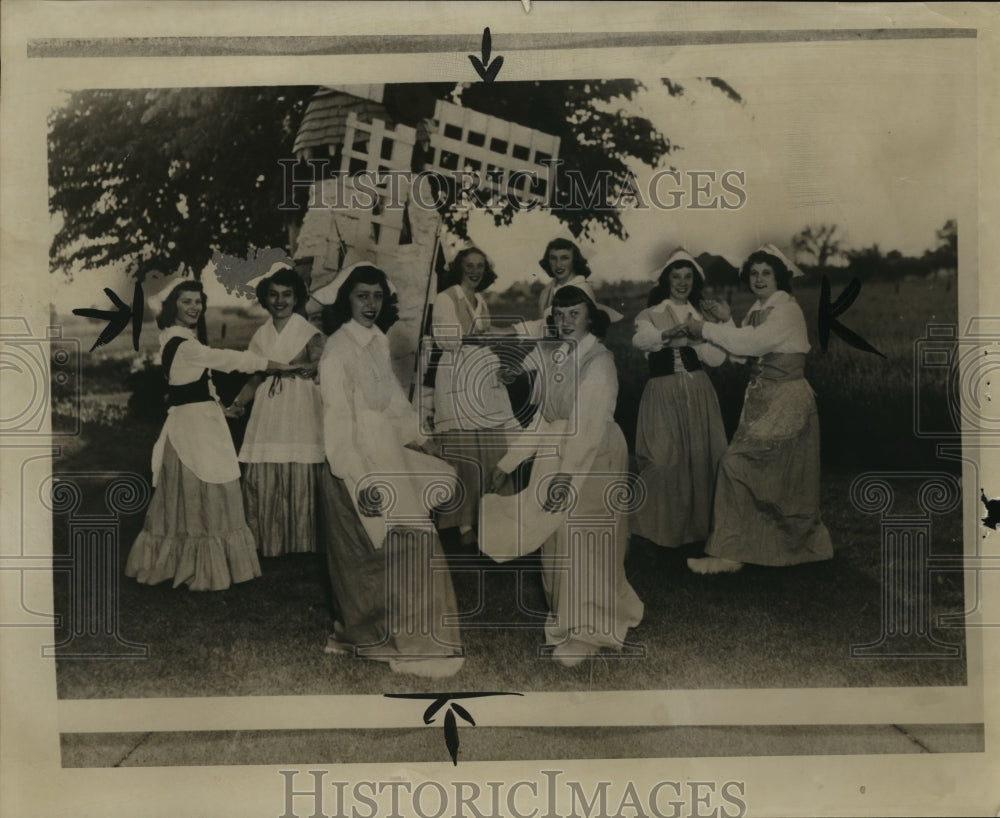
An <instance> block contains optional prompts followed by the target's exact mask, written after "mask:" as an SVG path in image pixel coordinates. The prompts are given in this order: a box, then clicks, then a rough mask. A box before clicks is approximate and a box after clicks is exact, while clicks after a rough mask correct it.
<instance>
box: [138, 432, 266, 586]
mask: <svg viewBox="0 0 1000 818" xmlns="http://www.w3.org/2000/svg"><path fill="white" fill-rule="evenodd" d="M156 482H157V487H156V490H155V491H154V492H153V497H152V499H151V500H150V502H149V508H148V509H147V510H146V522H145V523H144V524H143V527H142V531H141V532H139V536H138V537H136V540H135V543H134V544H133V545H132V550H131V551H130V552H129V555H128V560H127V562H126V564H125V575H126V576H129V577H135V578H136V579H137V580H138V581H139V582H141V583H144V584H147V585H156V584H157V583H160V582H166V581H167V580H172V581H173V584H174V587H175V588H176V587H177V586H179V585H181V584H184V583H186V584H187V586H188V588H190V589H191V590H192V591H221V590H224V589H226V588H228V587H229V586H230V584H231V583H233V582H246V581H247V580H250V579H253V578H254V577H259V576H260V562H259V561H258V559H257V546H256V544H255V542H254V538H253V534H252V533H251V531H250V529H249V528H248V527H247V524H246V518H245V517H244V514H243V497H242V496H241V494H240V484H239V480H233V481H231V482H229V483H205V482H203V481H201V480H199V479H198V477H197V476H196V475H195V474H194V472H192V471H191V470H190V469H189V468H188V467H187V466H185V465H184V464H183V463H182V462H181V460H180V458H179V457H178V456H177V452H176V451H175V449H174V447H173V445H172V444H171V442H170V439H169V438H167V441H166V445H165V447H164V452H163V463H162V465H161V467H160V474H159V476H158V478H157V481H156Z"/></svg>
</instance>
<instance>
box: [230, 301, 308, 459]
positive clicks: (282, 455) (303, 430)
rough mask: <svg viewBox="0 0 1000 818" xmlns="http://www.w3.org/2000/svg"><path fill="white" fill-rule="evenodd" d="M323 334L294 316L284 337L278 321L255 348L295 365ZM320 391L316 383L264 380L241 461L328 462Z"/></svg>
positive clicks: (261, 333)
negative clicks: (296, 359) (310, 345)
mask: <svg viewBox="0 0 1000 818" xmlns="http://www.w3.org/2000/svg"><path fill="white" fill-rule="evenodd" d="M317 335H320V332H319V330H317V329H316V327H314V326H313V325H312V324H310V323H309V322H308V321H307V320H306V319H305V318H303V317H302V316H301V315H298V314H295V313H293V314H292V315H291V316H290V317H289V319H288V321H287V322H286V323H285V325H284V326H283V327H282V328H281V331H280V332H279V331H278V330H277V329H276V328H275V326H274V322H273V321H271V320H268V322H267V323H266V324H264V325H262V326H261V327H260V328H259V329H258V330H257V332H256V333H254V336H253V338H251V339H250V346H249V349H250V351H251V352H256V353H257V354H258V355H262V356H265V357H267V359H268V360H271V361H277V362H278V363H282V364H288V363H291V362H292V361H293V360H294V359H295V358H296V357H297V356H298V355H299V354H301V352H302V351H303V349H304V348H305V347H306V346H307V345H308V344H309V342H310V341H311V340H312V339H313V338H315V337H316V336H317ZM321 418H322V407H321V404H320V398H319V388H318V387H317V386H316V383H315V381H314V380H313V379H312V378H301V377H298V376H296V375H287V376H284V377H282V378H281V379H280V380H279V381H278V382H277V383H276V384H275V383H274V382H273V381H272V379H271V378H267V379H265V380H264V382H263V383H261V384H260V386H258V387H257V391H256V393H255V395H254V405H253V411H252V412H251V413H250V421H249V423H247V429H246V434H245V435H244V437H243V446H242V448H241V449H240V454H239V459H240V461H241V462H243V463H322V462H323V459H324V457H325V454H324V451H323V430H322V428H321V425H320V421H321Z"/></svg>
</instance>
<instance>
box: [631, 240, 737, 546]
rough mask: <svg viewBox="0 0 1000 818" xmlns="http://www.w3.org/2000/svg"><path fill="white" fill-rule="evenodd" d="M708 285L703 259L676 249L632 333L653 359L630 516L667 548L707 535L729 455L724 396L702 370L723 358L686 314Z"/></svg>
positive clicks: (636, 529)
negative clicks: (690, 327) (642, 493)
mask: <svg viewBox="0 0 1000 818" xmlns="http://www.w3.org/2000/svg"><path fill="white" fill-rule="evenodd" d="M704 283H705V282H704V274H703V273H702V270H701V267H700V265H699V264H698V262H697V261H696V260H695V259H694V258H693V257H692V256H691V255H690V254H689V253H688V252H687V251H685V250H683V249H678V250H676V251H674V252H673V253H672V254H671V255H670V257H669V258H668V259H667V262H666V264H665V265H664V267H663V270H662V271H661V273H660V277H659V280H658V281H657V283H656V286H655V287H654V288H653V289H652V291H651V292H650V294H649V299H648V304H649V306H648V307H647V308H646V309H645V310H643V311H642V312H641V313H639V315H638V317H637V318H636V320H635V335H633V336H632V344H633V346H635V347H636V348H637V349H640V350H642V352H644V353H645V355H646V359H647V360H648V362H649V380H648V381H647V382H646V388H645V390H644V391H643V393H642V400H641V401H640V402H639V419H638V424H637V427H636V436H635V454H636V461H637V465H638V468H639V472H640V476H641V478H642V481H643V483H644V484H645V489H646V501H645V503H644V504H643V505H642V506H641V507H640V508H639V509H638V510H637V511H636V512H635V514H633V516H632V520H631V526H632V533H633V534H638V535H639V536H641V537H644V538H645V539H647V540H649V541H650V542H653V543H656V544H657V545H659V546H663V547H666V548H676V547H678V546H681V545H686V544H688V543H693V542H704V541H705V540H706V539H707V538H708V531H709V527H710V525H711V522H712V496H713V494H714V493H715V473H716V470H717V468H718V466H719V460H721V459H722V455H723V454H724V453H725V451H726V430H725V427H724V426H723V423H722V413H721V411H720V410H719V399H718V397H717V396H716V394H715V387H713V386H712V382H711V381H710V380H709V379H708V375H706V374H705V371H704V369H703V367H704V366H719V365H720V364H722V363H724V362H725V360H726V353H725V351H724V350H723V349H721V348H720V347H717V346H715V345H714V344H710V343H707V342H702V341H697V342H696V341H692V340H691V339H690V338H688V337H687V335H686V334H685V322H686V321H687V319H688V317H689V316H692V315H693V316H695V317H698V318H700V317H701V315H700V314H699V312H698V310H697V307H696V305H698V304H699V303H700V302H701V292H702V288H703V286H704Z"/></svg>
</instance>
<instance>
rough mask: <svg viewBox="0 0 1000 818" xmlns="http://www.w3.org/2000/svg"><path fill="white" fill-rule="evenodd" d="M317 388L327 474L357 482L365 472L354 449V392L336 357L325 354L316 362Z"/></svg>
mask: <svg viewBox="0 0 1000 818" xmlns="http://www.w3.org/2000/svg"><path fill="white" fill-rule="evenodd" d="M319 386H320V395H321V396H322V398H323V447H324V449H325V451H326V459H327V462H328V463H329V466H330V472H331V473H332V474H333V475H334V477H339V478H340V479H341V480H349V479H350V480H355V481H357V480H360V479H361V478H362V477H364V475H365V471H366V470H365V467H364V461H363V460H362V457H361V453H360V452H359V451H358V448H357V435H356V425H357V420H356V418H355V416H354V389H353V386H352V385H351V383H350V379H349V378H348V376H347V370H346V368H345V367H344V363H343V361H341V360H340V359H339V358H338V357H337V356H335V355H329V354H326V355H324V356H323V358H322V359H321V360H320V363H319Z"/></svg>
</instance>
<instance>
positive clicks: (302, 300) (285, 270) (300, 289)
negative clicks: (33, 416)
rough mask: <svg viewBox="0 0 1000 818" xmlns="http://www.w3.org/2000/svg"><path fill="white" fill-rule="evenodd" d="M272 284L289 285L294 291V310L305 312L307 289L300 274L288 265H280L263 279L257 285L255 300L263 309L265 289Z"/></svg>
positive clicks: (307, 296)
mask: <svg viewBox="0 0 1000 818" xmlns="http://www.w3.org/2000/svg"><path fill="white" fill-rule="evenodd" d="M272 284H276V285H278V286H279V287H291V288H292V292H294V293H295V312H297V313H299V314H300V315H304V314H305V312H304V311H305V306H306V301H308V300H309V290H307V289H306V283H305V282H304V281H303V280H302V276H300V275H299V274H298V273H296V272H295V270H293V269H291V268H290V267H282V268H281V269H280V270H278V271H277V272H275V273H273V274H272V275H269V276H268V277H267V278H265V279H263V280H262V281H261V282H260V283H259V284H258V285H257V301H258V302H259V303H260V305H261V306H262V307H264V308H265V309H266V308H267V304H266V299H267V290H268V288H269V287H270V286H271V285H272Z"/></svg>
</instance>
